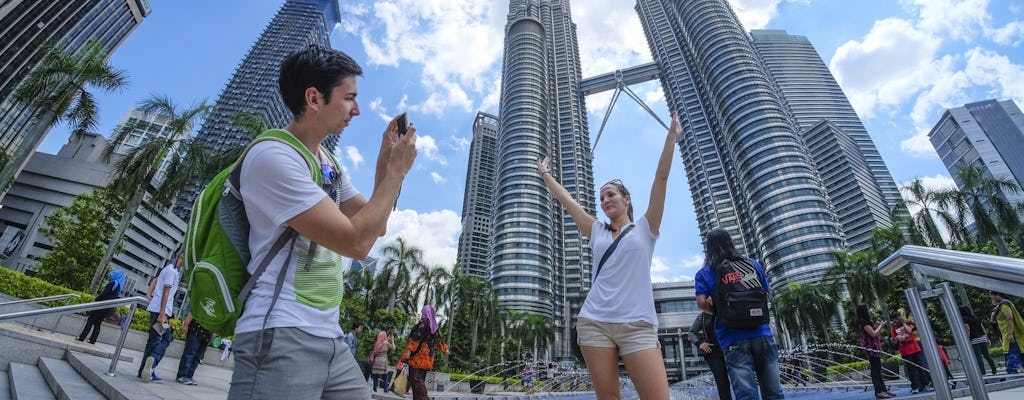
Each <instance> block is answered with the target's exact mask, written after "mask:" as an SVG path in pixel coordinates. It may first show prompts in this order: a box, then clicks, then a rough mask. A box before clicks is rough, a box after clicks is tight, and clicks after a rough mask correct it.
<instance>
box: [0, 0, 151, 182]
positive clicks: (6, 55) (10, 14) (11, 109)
mask: <svg viewBox="0 0 1024 400" xmlns="http://www.w3.org/2000/svg"><path fill="white" fill-rule="evenodd" d="M149 13H150V8H149V2H148V1H146V0H81V1H44V0H16V1H4V2H0V150H2V151H6V152H7V153H8V154H10V153H12V152H13V150H14V149H16V148H18V146H19V145H21V144H22V142H23V139H24V133H25V132H26V131H28V130H29V129H31V128H32V127H33V126H34V124H36V123H38V121H37V120H36V118H34V117H35V116H36V114H37V113H38V112H39V110H38V109H36V108H34V107H27V106H25V105H24V104H22V103H20V102H19V101H18V100H16V99H15V98H14V92H15V90H16V89H17V87H18V86H19V85H20V84H21V83H22V82H24V80H25V78H27V77H28V76H29V73H30V72H31V71H32V70H33V69H34V68H35V67H36V66H37V65H38V64H39V62H40V60H42V58H43V55H44V54H45V49H46V45H47V44H48V43H55V44H58V45H60V46H62V47H63V48H64V49H65V50H66V51H68V52H70V53H74V52H77V51H79V50H81V49H82V48H83V47H84V46H85V44H86V43H87V42H88V41H89V40H96V41H98V42H99V43H100V44H101V46H102V47H103V49H104V50H105V51H106V52H107V54H109V53H110V52H113V51H114V49H116V48H117V47H118V46H120V45H121V43H122V42H123V41H124V39H125V38H127V37H128V35H129V34H130V33H131V32H132V31H133V30H135V28H136V27H137V26H138V25H139V24H140V23H141V22H142V20H143V19H144V18H146V16H148V15H149ZM44 137H45V135H44V136H42V137H39V138H38V141H37V143H25V145H30V146H32V150H34V149H35V148H36V147H38V146H39V143H41V142H42V140H43V138H44ZM26 154H31V151H29V152H28V153H26ZM25 161H26V162H27V158H26V160H25ZM18 170H19V171H20V166H19V169H18Z"/></svg>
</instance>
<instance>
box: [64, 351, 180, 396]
mask: <svg viewBox="0 0 1024 400" xmlns="http://www.w3.org/2000/svg"><path fill="white" fill-rule="evenodd" d="M65 358H66V359H67V361H68V363H69V364H71V367H72V368H74V369H75V371H77V372H78V373H79V374H80V375H81V376H82V377H83V378H84V379H85V380H87V381H89V383H90V384H92V386H93V387H95V388H96V389H97V390H99V392H100V393H102V394H103V395H104V396H105V397H104V398H106V399H110V400H135V399H156V398H160V397H159V396H157V395H155V394H154V393H153V392H151V391H149V390H147V389H145V388H143V387H141V386H140V384H139V383H136V382H138V381H136V379H135V376H134V375H123V374H122V375H118V376H109V375H107V374H106V371H107V370H109V368H110V359H105V358H99V357H96V356H93V355H89V354H82V353H77V352H73V351H68V352H67V354H65ZM122 373H123V370H122ZM175 385H177V383H175Z"/></svg>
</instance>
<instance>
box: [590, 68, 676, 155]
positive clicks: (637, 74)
mask: <svg viewBox="0 0 1024 400" xmlns="http://www.w3.org/2000/svg"><path fill="white" fill-rule="evenodd" d="M660 78H661V66H659V65H658V64H657V63H653V62H652V63H647V64H641V65H637V66H635V67H629V68H623V69H618V70H615V71H613V72H608V73H605V74H601V75H597V76H594V77H590V78H586V79H583V80H582V81H580V92H581V93H583V95H584V96H589V95H592V94H597V93H601V92H605V91H609V90H614V93H612V100H611V102H610V103H609V104H608V108H607V109H606V110H605V112H604V118H602V119H601V128H600V129H598V130H597V138H595V139H594V147H593V149H596V148H597V142H598V141H600V140H601V133H603V132H604V127H605V125H606V124H607V123H608V117H609V116H610V115H611V114H612V109H613V108H615V103H616V102H617V101H618V99H619V95H620V94H622V93H625V94H626V95H627V96H629V97H630V98H632V99H633V101H636V102H637V104H639V105H640V107H643V109H644V110H647V113H648V114H651V116H652V117H654V119H655V120H656V121H658V123H659V124H661V126H664V127H665V129H668V124H666V123H665V121H663V120H662V119H661V117H658V114H656V113H655V112H654V110H651V108H650V107H648V106H647V104H646V103H644V101H643V100H642V99H640V96H637V95H636V93H635V92H633V90H631V89H630V88H629V87H630V86H632V85H635V84H638V83H644V82H648V81H653V80H657V79H660ZM593 149H591V150H593Z"/></svg>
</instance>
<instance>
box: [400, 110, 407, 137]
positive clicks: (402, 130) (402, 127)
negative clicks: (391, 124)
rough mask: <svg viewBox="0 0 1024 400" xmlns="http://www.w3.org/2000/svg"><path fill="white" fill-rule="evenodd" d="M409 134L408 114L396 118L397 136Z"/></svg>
mask: <svg viewBox="0 0 1024 400" xmlns="http://www.w3.org/2000/svg"><path fill="white" fill-rule="evenodd" d="M408 132H409V113H402V114H401V115H399V116H398V135H399V136H401V135H405V134H406V133H408Z"/></svg>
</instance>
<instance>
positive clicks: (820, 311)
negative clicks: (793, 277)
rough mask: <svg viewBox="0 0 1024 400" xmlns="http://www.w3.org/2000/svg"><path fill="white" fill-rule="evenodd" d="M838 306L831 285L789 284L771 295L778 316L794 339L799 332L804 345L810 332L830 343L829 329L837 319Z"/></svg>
mask: <svg viewBox="0 0 1024 400" xmlns="http://www.w3.org/2000/svg"><path fill="white" fill-rule="evenodd" d="M837 303H838V301H837V296H836V293H835V292H834V288H832V287H831V285H825V284H820V285H815V284H802V283H796V282H790V283H789V284H788V285H786V286H783V287H781V288H778V289H776V290H773V291H772V306H773V308H774V313H775V316H776V317H777V318H778V319H779V321H780V322H782V324H783V326H785V328H786V330H787V331H788V332H790V334H791V335H792V334H794V333H796V332H800V337H801V340H802V341H803V342H804V343H805V344H806V340H807V333H808V332H809V333H811V334H812V335H813V336H818V337H820V338H822V339H824V340H826V341H828V340H829V325H830V324H831V322H832V318H833V317H834V316H835V315H836V305H837ZM818 333H820V334H821V335H820V336H819V335H817V334H818Z"/></svg>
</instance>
